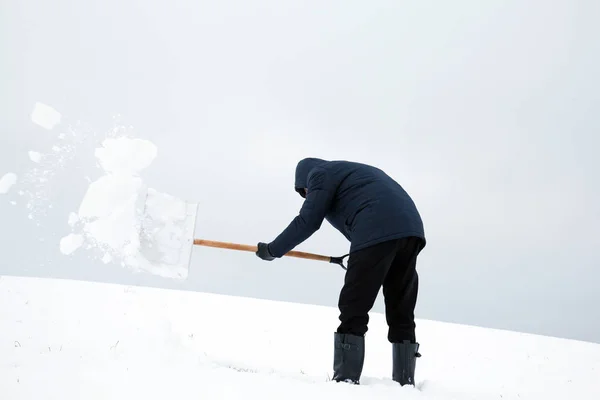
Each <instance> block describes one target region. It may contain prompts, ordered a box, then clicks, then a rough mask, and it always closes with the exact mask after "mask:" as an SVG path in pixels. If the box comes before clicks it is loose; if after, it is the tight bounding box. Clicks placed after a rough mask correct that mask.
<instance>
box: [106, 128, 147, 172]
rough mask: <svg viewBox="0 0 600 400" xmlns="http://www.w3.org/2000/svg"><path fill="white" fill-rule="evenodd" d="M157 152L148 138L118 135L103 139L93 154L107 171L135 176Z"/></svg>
mask: <svg viewBox="0 0 600 400" xmlns="http://www.w3.org/2000/svg"><path fill="white" fill-rule="evenodd" d="M157 152H158V149H157V147H156V145H155V144H154V143H152V142H150V141H148V140H143V139H131V138H128V137H119V138H112V139H107V140H105V141H104V142H103V143H102V147H100V148H97V149H96V152H95V156H96V158H97V159H98V162H99V163H100V166H101V167H102V169H103V170H104V171H105V172H107V173H113V174H119V175H127V176H130V175H135V176H137V175H139V173H140V172H141V171H142V170H144V169H146V168H148V167H149V166H150V164H152V162H153V161H154V159H155V158H156V155H157Z"/></svg>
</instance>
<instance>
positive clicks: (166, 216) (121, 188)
mask: <svg viewBox="0 0 600 400" xmlns="http://www.w3.org/2000/svg"><path fill="white" fill-rule="evenodd" d="M94 155H95V157H96V159H97V161H98V163H99V165H100V166H101V167H102V168H103V170H104V172H105V174H104V175H103V176H101V177H100V178H98V179H97V180H96V181H94V182H91V183H90V184H89V185H88V189H87V191H86V193H85V196H84V197H83V199H82V201H81V203H80V205H79V209H78V211H77V213H75V212H73V213H71V214H70V216H69V225H70V226H71V228H73V232H72V233H76V234H79V235H82V237H83V240H84V242H85V243H87V244H88V246H89V247H91V248H93V249H97V250H100V253H101V254H102V256H101V257H102V261H103V262H104V263H108V262H110V261H113V260H115V261H120V262H121V264H122V265H123V266H126V267H128V268H131V269H133V270H135V271H146V272H149V273H152V274H155V275H159V276H162V277H168V278H176V279H185V278H187V273H188V262H189V258H190V255H191V248H192V240H193V230H194V227H195V214H196V209H197V205H196V204H189V203H187V202H185V201H183V200H181V199H178V198H176V197H175V196H172V195H168V194H165V193H161V192H159V191H157V190H155V189H152V188H148V187H147V185H146V184H145V183H144V181H143V179H142V177H141V172H142V171H143V170H144V169H146V168H148V167H149V166H150V165H151V164H152V162H153V160H154V159H155V157H156V156H157V148H156V146H155V145H154V144H153V143H152V142H150V141H148V140H143V139H137V138H136V139H134V138H129V137H125V136H123V137H117V138H108V139H105V140H104V141H103V142H102V146H101V147H99V148H97V149H96V150H95V152H94ZM78 222H79V223H80V224H79V226H78V227H77V228H76V227H75V224H76V223H78ZM67 249H68V250H71V249H70V248H67Z"/></svg>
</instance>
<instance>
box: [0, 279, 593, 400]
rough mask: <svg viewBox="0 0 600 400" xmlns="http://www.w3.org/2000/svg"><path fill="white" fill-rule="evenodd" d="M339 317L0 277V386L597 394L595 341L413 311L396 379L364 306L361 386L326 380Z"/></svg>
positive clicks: (90, 395)
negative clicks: (405, 364) (408, 377)
mask: <svg viewBox="0 0 600 400" xmlns="http://www.w3.org/2000/svg"><path fill="white" fill-rule="evenodd" d="M337 316H338V312H337V309H335V308H328V307H320V306H312V305H302V304H292V303H283V302H274V301H267V300H258V299H250V298H236V297H229V296H222V295H213V294H204V293H194V292H189V291H175V290H163V289H153V288H131V287H125V286H121V285H114V284H100V283H89V282H77V281H68V280H48V279H36V278H16V277H2V278H1V279H0V326H2V329H0V388H1V390H0V392H1V396H0V397H1V398H3V399H10V400H25V399H27V400H29V399H42V398H43V399H57V400H58V399H60V400H63V399H111V400H119V399H123V400H130V399H149V400H150V399H161V400H162V399H178V400H187V399H217V398H218V399H228V400H233V399H291V400H294V399H299V400H300V399H301V400H306V399H313V400H320V399H323V400H331V399H345V400H358V399H365V400H367V399H381V400H387V399H390V400H391V399H394V400H397V399H407V400H411V399H414V400H416V399H419V400H433V399H435V400H450V399H452V400H467V399H469V400H492V399H494V400H497V399H502V400H565V399H577V400H582V399H583V400H596V399H599V398H600V380H599V379H598V371H600V345H597V344H592V343H585V342H578V341H572V340H564V339H556V338H550V337H542V336H535V335H526V334H519V333H515V332H508V331H500V330H491V329H483V328H476V327H469V326H463V325H456V324H448V323H439V322H433V321H423V320H417V335H418V338H419V342H420V343H421V349H420V352H421V353H422V355H423V356H422V357H421V358H419V359H418V360H417V363H418V364H417V371H416V375H415V378H416V383H417V385H416V387H407V386H405V387H400V386H399V385H397V384H396V383H395V382H393V381H392V380H391V379H390V373H391V365H392V364H391V346H390V345H389V343H388V342H387V339H386V333H387V330H386V324H385V317H384V316H383V315H382V314H380V313H371V322H370V325H369V326H370V329H369V332H368V333H367V344H366V358H365V365H364V370H363V375H362V380H361V385H360V386H355V385H349V384H345V383H336V382H333V381H330V377H331V372H332V364H333V360H332V357H333V347H332V346H333V331H334V330H335V327H336V326H337V322H338V321H337ZM297 327H302V329H298V328H297Z"/></svg>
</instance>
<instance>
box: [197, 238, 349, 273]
mask: <svg viewBox="0 0 600 400" xmlns="http://www.w3.org/2000/svg"><path fill="white" fill-rule="evenodd" d="M194 245H196V246H208V247H218V248H221V249H231V250H241V251H251V252H253V253H256V251H257V250H258V246H250V245H247V244H238V243H228V242H217V241H214V240H205V239H194ZM285 256H286V257H297V258H305V259H308V260H316V261H326V262H328V263H332V264H338V265H339V266H341V267H342V268H343V269H346V266H345V265H344V258H346V257H348V254H346V255H344V256H341V257H331V256H322V255H320V254H313V253H305V252H303V251H295V250H292V251H288V252H287V253H286V254H285Z"/></svg>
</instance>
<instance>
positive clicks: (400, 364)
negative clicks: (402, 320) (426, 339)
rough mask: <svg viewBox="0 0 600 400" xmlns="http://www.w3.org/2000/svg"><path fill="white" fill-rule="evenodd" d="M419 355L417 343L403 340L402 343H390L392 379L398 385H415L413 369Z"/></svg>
mask: <svg viewBox="0 0 600 400" xmlns="http://www.w3.org/2000/svg"><path fill="white" fill-rule="evenodd" d="M418 357H421V354H419V343H411V342H410V341H409V340H405V341H403V342H402V343H392V358H393V367H392V379H393V380H394V381H396V382H398V383H400V385H402V386H404V385H413V386H414V384H415V367H416V363H417V358H418Z"/></svg>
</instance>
